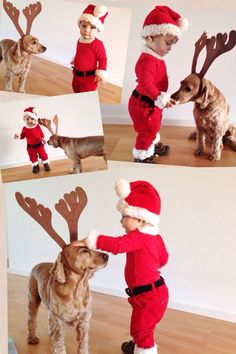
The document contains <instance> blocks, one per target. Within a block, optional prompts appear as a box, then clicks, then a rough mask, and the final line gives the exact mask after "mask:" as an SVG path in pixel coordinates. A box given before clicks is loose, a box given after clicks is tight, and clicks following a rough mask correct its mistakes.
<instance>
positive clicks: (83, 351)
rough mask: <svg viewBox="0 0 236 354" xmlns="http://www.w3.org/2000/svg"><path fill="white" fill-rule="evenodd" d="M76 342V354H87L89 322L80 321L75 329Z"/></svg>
mask: <svg viewBox="0 0 236 354" xmlns="http://www.w3.org/2000/svg"><path fill="white" fill-rule="evenodd" d="M76 331H77V341H78V352H77V354H89V347H88V341H89V336H88V334H89V320H83V321H81V322H80V323H79V324H78V325H77V327H76Z"/></svg>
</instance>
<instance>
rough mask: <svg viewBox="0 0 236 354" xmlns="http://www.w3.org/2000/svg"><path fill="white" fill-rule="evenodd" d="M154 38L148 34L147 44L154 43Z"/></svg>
mask: <svg viewBox="0 0 236 354" xmlns="http://www.w3.org/2000/svg"><path fill="white" fill-rule="evenodd" d="M152 40H153V37H152V36H147V37H146V38H145V42H146V44H150V43H152Z"/></svg>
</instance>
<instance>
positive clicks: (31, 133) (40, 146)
mask: <svg viewBox="0 0 236 354" xmlns="http://www.w3.org/2000/svg"><path fill="white" fill-rule="evenodd" d="M38 113H39V110H38V108H36V107H28V108H26V109H25V110H24V118H23V119H24V121H25V126H24V127H23V129H22V131H21V134H18V133H16V134H14V139H26V141H27V152H28V155H29V158H30V161H31V163H32V166H33V169H32V172H33V173H38V172H39V161H38V159H39V158H40V159H41V160H42V163H43V166H44V170H45V171H50V166H49V163H48V155H47V153H46V151H45V149H44V144H45V143H46V142H45V140H44V134H43V131H42V129H41V127H40V125H39V124H38V121H37V119H38V116H37V115H38Z"/></svg>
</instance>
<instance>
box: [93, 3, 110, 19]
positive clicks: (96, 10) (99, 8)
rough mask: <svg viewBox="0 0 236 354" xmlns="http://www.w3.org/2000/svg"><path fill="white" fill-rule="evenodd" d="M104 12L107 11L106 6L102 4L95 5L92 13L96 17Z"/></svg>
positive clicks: (103, 14) (104, 13)
mask: <svg viewBox="0 0 236 354" xmlns="http://www.w3.org/2000/svg"><path fill="white" fill-rule="evenodd" d="M106 13H107V8H106V6H104V5H97V6H95V8H94V10H93V15H94V16H95V17H98V18H99V17H102V16H105V15H106Z"/></svg>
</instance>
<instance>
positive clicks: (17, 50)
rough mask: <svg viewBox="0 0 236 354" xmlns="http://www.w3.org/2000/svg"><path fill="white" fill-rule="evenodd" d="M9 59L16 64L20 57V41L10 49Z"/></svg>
mask: <svg viewBox="0 0 236 354" xmlns="http://www.w3.org/2000/svg"><path fill="white" fill-rule="evenodd" d="M10 53H11V57H12V59H13V60H14V61H15V62H18V61H19V59H20V57H21V39H19V40H18V42H16V43H15V44H14V45H13V46H12V47H11V49H10Z"/></svg>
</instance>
